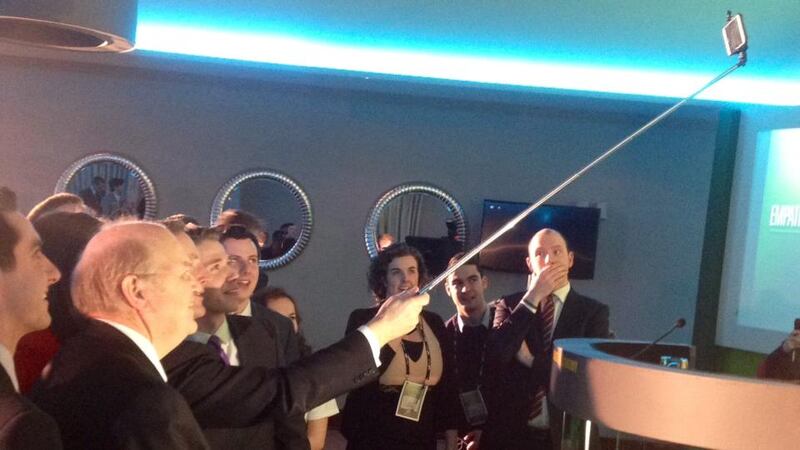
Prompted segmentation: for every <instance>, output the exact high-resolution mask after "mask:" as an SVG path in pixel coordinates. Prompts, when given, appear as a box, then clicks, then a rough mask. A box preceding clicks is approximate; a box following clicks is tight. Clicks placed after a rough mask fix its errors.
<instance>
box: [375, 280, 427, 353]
mask: <svg viewBox="0 0 800 450" xmlns="http://www.w3.org/2000/svg"><path fill="white" fill-rule="evenodd" d="M417 292H419V288H412V289H408V290H406V291H403V292H401V293H399V294H396V295H393V296H391V297H389V298H388V299H386V301H385V302H383V304H382V305H381V307H380V309H379V310H378V313H377V314H375V317H374V318H373V319H372V320H370V321H369V322H367V327H368V328H369V329H370V331H372V332H373V333H374V334H375V337H376V338H377V339H378V343H379V344H380V345H381V347H383V346H384V345H386V344H387V343H388V342H389V341H391V340H392V339H396V338H399V337H401V336H403V335H405V334H407V333H409V332H410V331H411V330H413V329H414V327H416V326H417V324H418V323H419V314H420V312H422V307H423V306H425V305H427V304H428V302H429V301H430V297H429V296H428V294H422V295H416V294H417Z"/></svg>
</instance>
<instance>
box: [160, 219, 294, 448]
mask: <svg viewBox="0 0 800 450" xmlns="http://www.w3.org/2000/svg"><path fill="white" fill-rule="evenodd" d="M167 226H168V228H170V229H171V231H173V234H175V235H176V237H178V238H179V241H183V240H186V241H188V240H189V236H188V235H187V234H186V232H184V231H183V226H182V224H181V227H180V229H179V230H172V227H171V226H170V224H168V225H167ZM189 232H190V233H191V236H192V240H193V241H194V244H193V245H195V246H196V247H194V248H191V249H189V251H190V252H196V253H197V254H198V259H199V263H200V265H201V266H202V268H203V270H204V271H205V274H204V276H203V277H202V280H203V287H204V291H203V306H204V307H205V313H204V314H203V315H202V316H201V317H199V318H197V324H198V331H197V332H196V333H194V334H193V335H191V336H189V337H188V338H187V339H189V340H191V341H194V342H199V343H201V344H207V345H211V346H212V347H213V348H214V350H215V351H216V352H217V354H218V355H219V356H220V358H221V359H222V360H223V361H224V362H225V363H226V364H228V365H231V366H261V367H266V368H272V369H274V368H278V367H280V366H281V365H283V364H281V363H282V360H283V358H282V354H281V351H280V350H279V348H278V343H277V337H276V331H275V329H274V328H273V327H271V323H270V322H267V321H261V320H253V319H252V318H250V317H243V316H235V315H228V314H230V313H233V312H234V311H235V310H236V308H237V306H238V302H237V301H236V299H235V298H234V297H231V296H224V295H222V287H223V286H224V285H225V283H226V281H227V282H232V281H234V280H235V279H236V278H237V277H238V270H236V271H234V270H233V269H232V268H231V266H236V265H235V264H230V263H229V261H228V255H227V254H226V252H225V248H224V247H223V246H222V244H220V242H219V237H220V235H219V233H218V232H217V231H216V230H214V229H207V228H193V229H190V230H189ZM185 245H187V246H190V247H191V246H192V243H191V242H187V243H186V244H185ZM237 269H238V267H237ZM166 369H167V374H168V375H171V373H170V369H171V367H170V366H169V365H167V366H166ZM180 380H181V378H180V377H170V383H172V382H177V381H180ZM232 414H235V412H234V413H232ZM290 419H291V420H279V421H273V420H267V421H263V422H261V423H258V424H256V425H253V426H250V427H237V428H213V427H206V426H203V424H202V423H201V426H202V427H203V433H204V434H205V436H206V439H207V440H208V442H209V444H210V446H211V448H212V449H227V448H231V449H233V448H236V449H248V448H253V449H267V448H281V449H298V450H304V449H308V447H309V444H308V439H307V437H306V426H305V421H304V420H303V415H302V414H297V415H296V416H295V417H293V418H290Z"/></svg>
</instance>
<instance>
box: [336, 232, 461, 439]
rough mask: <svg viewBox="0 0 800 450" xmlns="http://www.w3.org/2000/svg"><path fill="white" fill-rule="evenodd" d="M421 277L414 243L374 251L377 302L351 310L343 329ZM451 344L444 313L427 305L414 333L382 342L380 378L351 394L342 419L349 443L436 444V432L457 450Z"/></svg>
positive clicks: (423, 275) (358, 323)
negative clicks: (422, 392) (443, 318)
mask: <svg viewBox="0 0 800 450" xmlns="http://www.w3.org/2000/svg"><path fill="white" fill-rule="evenodd" d="M426 277H427V273H426V270H425V263H424V261H423V260H422V256H421V255H420V254H419V252H418V251H417V250H416V249H414V248H413V247H410V246H408V245H406V244H394V245H392V246H390V247H388V248H387V249H386V250H384V251H382V252H381V253H379V254H378V256H377V257H376V258H373V260H372V263H371V264H370V269H369V274H368V281H369V287H370V289H371V290H372V293H373V295H374V296H375V298H376V299H377V300H378V301H377V305H375V306H373V307H372V308H366V309H357V310H355V311H353V312H352V313H351V314H350V318H349V320H348V321H347V333H350V332H352V331H353V330H355V329H356V328H358V327H359V326H361V325H363V324H365V323H367V322H368V321H369V320H370V319H372V317H374V316H375V313H376V312H377V311H378V307H379V306H380V304H381V302H383V300H385V299H386V298H389V297H391V296H392V295H395V294H397V293H399V292H402V291H404V290H406V289H411V288H414V287H418V286H419V285H420V284H421V282H424V281H425V279H426ZM451 347H452V342H450V340H449V339H447V335H446V332H445V327H444V322H443V321H442V318H441V317H439V316H438V315H436V314H435V313H432V312H430V311H425V310H423V311H422V314H421V315H420V322H419V325H418V326H417V328H415V329H414V331H412V332H411V333H409V334H407V335H406V336H404V337H403V338H402V339H396V340H394V341H391V342H389V343H388V344H386V345H385V346H383V348H381V354H380V359H381V366H380V377H379V378H378V380H376V381H374V382H372V383H370V384H368V385H366V386H363V387H361V388H359V389H357V390H355V391H353V392H351V393H350V394H349V395H348V398H347V403H346V404H345V408H344V413H343V419H342V420H343V423H342V432H343V434H344V436H345V437H346V438H347V449H348V450H377V449H381V450H434V449H435V448H436V437H437V433H444V438H445V443H446V446H445V448H446V449H447V450H454V449H455V448H456V447H455V446H456V426H457V424H456V421H457V415H456V414H455V412H457V411H459V408H460V407H459V405H458V400H457V396H456V391H455V388H454V386H453V383H452V382H451V380H450V377H451V370H452V367H453V364H454V362H453V360H452V357H453V352H452V348H451ZM404 386H405V388H404ZM404 390H405V391H406V393H409V392H419V391H424V392H425V394H424V397H422V399H421V401H420V400H419V397H421V395H418V396H417V397H416V398H414V397H411V396H406V397H403V399H402V401H401V392H402V391H404ZM399 402H400V403H399ZM420 405H421V406H420Z"/></svg>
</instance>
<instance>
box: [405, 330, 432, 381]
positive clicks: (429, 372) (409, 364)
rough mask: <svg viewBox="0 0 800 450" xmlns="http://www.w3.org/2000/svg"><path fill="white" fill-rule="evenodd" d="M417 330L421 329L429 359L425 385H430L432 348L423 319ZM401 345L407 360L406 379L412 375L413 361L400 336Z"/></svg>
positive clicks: (423, 343) (426, 355)
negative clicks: (426, 335) (426, 336)
mask: <svg viewBox="0 0 800 450" xmlns="http://www.w3.org/2000/svg"><path fill="white" fill-rule="evenodd" d="M416 329H417V330H419V334H420V335H421V336H422V346H423V347H424V348H425V357H426V359H427V364H426V368H425V383H424V384H425V385H426V386H427V385H428V381H429V380H430V379H431V349H430V347H429V346H428V341H427V339H426V338H425V327H424V326H423V325H422V319H420V321H419V322H418V323H417V328H416ZM400 347H402V349H403V359H404V360H405V362H406V379H408V377H409V376H410V375H411V362H410V359H409V357H408V351H407V350H406V343H405V341H404V340H403V338H400Z"/></svg>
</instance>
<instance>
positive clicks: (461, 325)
mask: <svg viewBox="0 0 800 450" xmlns="http://www.w3.org/2000/svg"><path fill="white" fill-rule="evenodd" d="M456 324H457V325H458V332H459V333H463V332H464V327H465V326H470V325H467V324H466V322H464V319H462V318H461V315H460V314H458V313H456ZM481 325H482V326H483V327H484V328H486V329H487V330H488V329H489V328H491V324H490V323H489V306H488V305H486V309H484V310H483V317H481Z"/></svg>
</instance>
